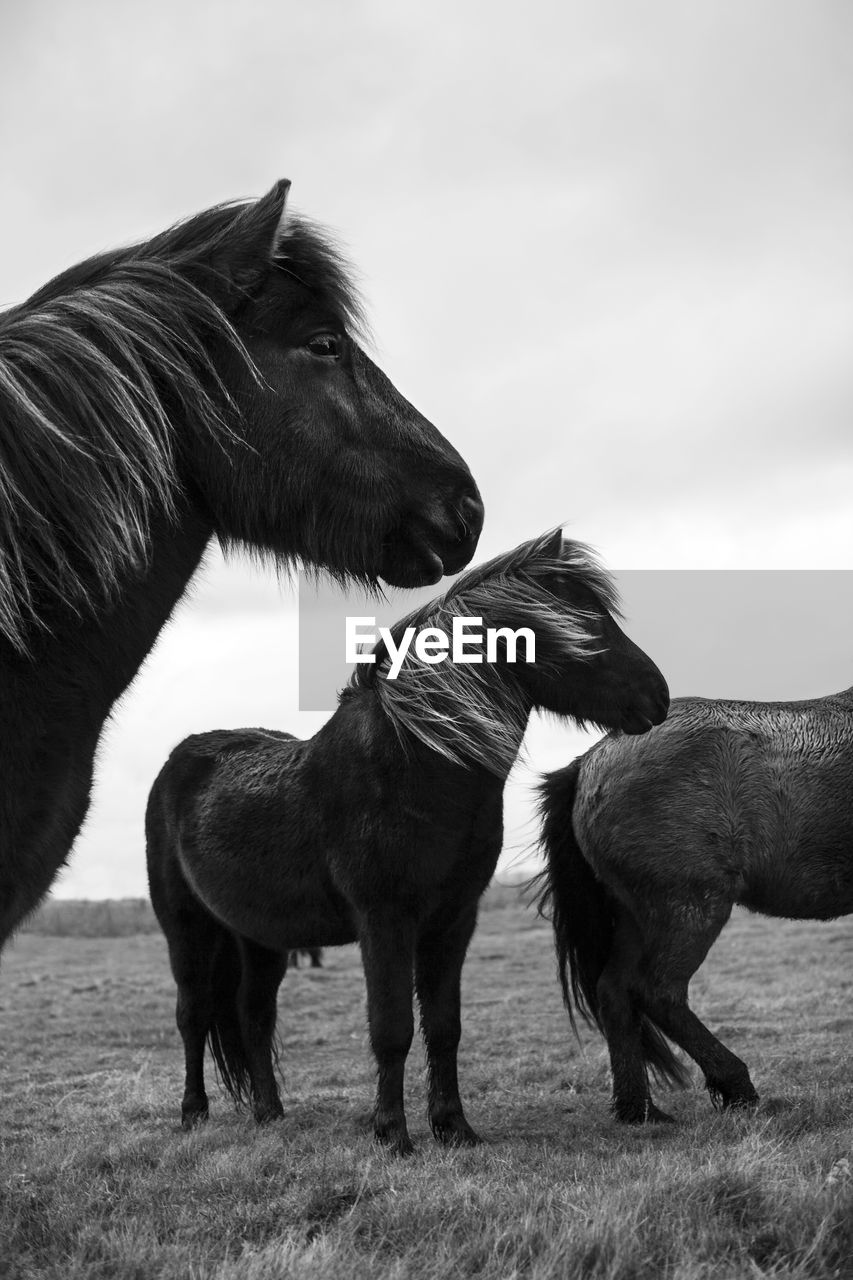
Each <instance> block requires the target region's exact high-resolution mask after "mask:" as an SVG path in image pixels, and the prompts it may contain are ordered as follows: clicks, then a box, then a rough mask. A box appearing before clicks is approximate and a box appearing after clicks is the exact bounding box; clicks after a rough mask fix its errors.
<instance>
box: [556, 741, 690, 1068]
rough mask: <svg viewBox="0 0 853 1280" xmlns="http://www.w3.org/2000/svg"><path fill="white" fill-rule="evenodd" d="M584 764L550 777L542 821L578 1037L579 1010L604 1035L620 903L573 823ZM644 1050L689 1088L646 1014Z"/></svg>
mask: <svg viewBox="0 0 853 1280" xmlns="http://www.w3.org/2000/svg"><path fill="white" fill-rule="evenodd" d="M580 767H581V759H580V758H579V759H577V760H573V761H572V763H571V764H570V765H567V766H566V768H564V769H558V770H557V771H556V772H555V773H550V774H546V775H545V777H544V779H543V781H542V783H541V785H540V788H539V794H540V814H541V817H542V834H541V837H540V840H541V846H542V849H543V851H544V853H545V857H546V867H545V870H544V871H543V872H542V875H541V878H540V882H541V883H542V884H543V886H544V887H543V888H542V891H541V893H540V895H539V898H538V899H537V904H536V905H537V908H538V910H539V913H540V914H541V915H549V916H550V918H551V923H552V925H553V928H554V946H555V948H556V952H557V971H558V974H559V977H560V985H561V987H562V989H563V1000H564V1003H565V1005H566V1009H567V1011H568V1014H569V1019H570V1021H571V1024H572V1027H573V1028H574V1030H575V1032H577V1023H576V1021H575V1010H577V1012H578V1013H580V1014H581V1016H582V1017H583V1018H585V1019H586V1021H587V1022H589V1023H590V1024H591V1025H595V1026H597V1027H598V1029H599V1031H601V1033H602V1034H603V1035H604V1034H605V1031H604V1026H603V1023H602V1018H601V1003H600V999H599V994H598V980H599V978H600V977H601V975H602V973H603V972H604V967H605V965H606V964H607V961H608V960H609V958H610V953H611V950H612V947H613V940H614V936H615V932H616V918H617V903H616V899H615V898H614V897H613V895H612V894H611V893H610V891H609V890H608V889H607V887H606V886H605V885H604V884H602V882H601V881H600V880H599V879H598V877H597V876H596V875H595V873H594V871H593V870H592V868H591V867H590V865H589V863H588V862H587V860H586V858H585V857H584V855H583V850H582V849H581V847H580V845H579V844H578V841H577V837H576V836H575V832H574V826H573V823H572V812H573V809H574V804H575V795H576V792H577V786H578V778H579V776H580ZM641 1017H642V1031H641V1036H642V1051H643V1058H644V1060H645V1062H646V1064H647V1065H648V1066H649V1067H650V1068H651V1070H652V1071H653V1072H654V1074H655V1075H656V1076H657V1077H658V1079H659V1080H665V1081H669V1082H670V1083H671V1084H675V1085H678V1086H683V1085H684V1084H686V1082H687V1080H688V1076H687V1072H686V1071H685V1069H684V1067H682V1065H681V1064H680V1063H679V1061H678V1059H677V1058H676V1057H675V1055H674V1054H673V1052H672V1049H671V1048H670V1046H669V1043H668V1042H667V1040H666V1039H665V1038H664V1036H663V1034H662V1033H661V1031H660V1030H659V1029H658V1028H657V1027H656V1026H655V1024H654V1023H653V1022H652V1021H651V1019H650V1018H649V1017H647V1015H646V1014H645V1013H643V1014H642V1015H641Z"/></svg>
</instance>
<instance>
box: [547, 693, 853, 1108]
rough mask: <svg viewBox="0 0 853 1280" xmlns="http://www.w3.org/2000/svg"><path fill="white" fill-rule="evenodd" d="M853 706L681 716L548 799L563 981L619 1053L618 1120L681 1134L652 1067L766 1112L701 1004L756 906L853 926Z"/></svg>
mask: <svg viewBox="0 0 853 1280" xmlns="http://www.w3.org/2000/svg"><path fill="white" fill-rule="evenodd" d="M851 781H853V689H848V690H847V691H846V692H845V693H839V694H834V695H831V696H829V697H825V698H816V699H815V700H813V701H810V702H764V703H762V702H728V701H715V700H709V699H705V698H676V699H675V700H674V701H673V704H672V709H671V711H670V714H669V718H668V719H667V721H666V723H665V724H662V725H661V726H660V727H659V728H656V729H654V730H653V731H652V732H651V733H649V734H648V735H647V736H646V737H645V738H643V740H642V741H639V740H634V739H632V738H624V737H621V736H619V735H614V734H611V735H609V736H608V737H606V738H604V739H603V740H602V741H601V742H599V743H597V744H596V745H595V746H594V747H592V749H591V750H590V751H588V752H587V753H586V754H585V755H583V756H581V757H580V758H579V759H577V760H575V761H573V763H572V764H570V765H568V766H567V767H566V768H565V769H560V770H558V771H557V772H555V773H551V774H549V775H547V776H546V778H545V781H544V783H543V786H542V792H541V794H542V815H543V819H544V822H543V834H542V844H543V848H544V851H545V854H546V856H547V867H546V870H545V872H544V873H543V876H544V878H545V884H546V887H545V891H544V893H543V896H542V898H541V900H540V907H543V908H545V907H550V911H551V914H552V918H553V923H554V933H555V939H556V946H557V955H558V961H559V972H560V979H561V982H562V985H563V993H564V996H565V999H566V1005H567V1008H568V1009H569V1014H570V1016H571V1017H572V1019H573V1020H574V1015H573V1009H572V1006H573V1005H574V1007H575V1008H576V1009H577V1010H578V1011H579V1012H580V1013H582V1014H583V1015H584V1016H585V1017H587V1019H588V1020H590V1021H594V1022H595V1023H596V1024H597V1025H598V1027H599V1028H600V1030H601V1031H602V1032H603V1034H604V1035H605V1037H606V1038H607V1044H608V1048H609V1050H610V1061H611V1067H612V1072H613V1105H614V1110H615V1113H616V1116H617V1117H618V1119H620V1120H623V1121H628V1122H632V1123H638V1122H639V1123H641V1122H643V1121H659V1120H669V1119H671V1117H670V1116H668V1115H666V1114H665V1113H664V1112H662V1111H659V1110H658V1108H657V1107H656V1106H655V1105H654V1103H653V1102H652V1099H651V1096H650V1093H649V1085H648V1078H647V1070H646V1068H647V1066H651V1067H652V1068H653V1070H655V1071H656V1072H657V1073H658V1074H659V1075H660V1076H662V1077H663V1078H665V1079H669V1080H671V1081H672V1082H673V1083H683V1082H684V1079H685V1073H684V1071H683V1068H682V1067H681V1066H680V1065H679V1063H678V1062H677V1061H676V1059H675V1057H674V1055H673V1054H672V1052H671V1050H670V1048H669V1046H668V1045H667V1043H666V1041H665V1040H664V1038H663V1036H662V1035H661V1034H660V1032H664V1033H665V1035H667V1036H669V1038H670V1039H671V1040H674V1041H675V1043H676V1044H677V1045H679V1046H680V1047H681V1048H682V1049H683V1050H684V1051H685V1053H687V1054H689V1055H690V1057H691V1058H693V1059H694V1060H695V1061H696V1062H697V1063H698V1064H699V1066H700V1067H701V1069H702V1071H703V1072H704V1074H705V1082H706V1084H707V1087H708V1089H709V1091H710V1094H711V1099H712V1101H713V1102H714V1103H715V1105H716V1104H719V1105H722V1106H723V1107H745V1106H750V1105H752V1104H754V1103H756V1102H757V1101H758V1095H757V1093H756V1092H755V1089H754V1088H753V1085H752V1081H751V1080H750V1077H749V1071H748V1070H747V1067H746V1065H745V1063H743V1062H742V1061H741V1060H740V1058H738V1057H736V1056H735V1054H733V1053H731V1052H730V1051H729V1050H728V1049H727V1048H726V1047H725V1046H724V1045H723V1044H721V1043H720V1041H719V1040H718V1039H717V1038H716V1037H715V1036H713V1035H712V1034H711V1032H710V1031H709V1030H708V1028H707V1027H705V1026H704V1025H703V1023H702V1022H701V1021H700V1020H699V1018H697V1016H696V1014H695V1013H693V1012H692V1010H691V1009H690V1007H689V1005H688V1003H687V987H688V983H689V982H690V979H691V978H692V976H693V974H694V973H695V972H696V970H697V969H698V968H699V966H700V964H701V963H702V961H703V960H704V959H705V956H706V955H707V954H708V951H709V950H710V948H711V946H712V945H713V943H714V942H715V941H716V939H717V937H718V936H719V934H720V931H721V929H722V928H723V925H724V924H725V923H726V921H727V920H728V918H729V916H730V914H731V910H732V906H733V905H734V903H736V902H737V903H739V904H741V905H742V906H745V907H748V908H749V910H750V911H758V912H761V913H762V914H764V915H769V916H788V917H791V918H793V919H797V920H830V919H833V918H834V917H836V916H842V915H846V914H847V913H848V912H851V911H853V787H851Z"/></svg>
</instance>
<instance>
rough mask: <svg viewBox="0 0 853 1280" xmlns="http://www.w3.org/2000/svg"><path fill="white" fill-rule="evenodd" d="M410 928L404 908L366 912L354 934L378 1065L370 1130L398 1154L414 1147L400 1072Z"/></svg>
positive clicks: (406, 1038) (406, 1032)
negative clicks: (397, 912) (394, 913)
mask: <svg viewBox="0 0 853 1280" xmlns="http://www.w3.org/2000/svg"><path fill="white" fill-rule="evenodd" d="M414 939H415V930H414V924H413V922H412V921H411V920H410V919H409V918H408V917H406V916H405V915H403V914H400V915H397V916H391V915H390V914H389V913H388V912H375V913H374V912H367V913H365V914H364V916H363V917H362V921H361V929H360V931H359V940H360V942H361V955H362V960H363V963H364V976H365V980H366V983H367V1019H368V1025H369V1028H370V1044H371V1048H372V1049H373V1053H374V1056H375V1058H376V1065H377V1068H378V1077H377V1086H376V1106H375V1108H374V1112H373V1132H374V1136H375V1138H376V1141H377V1142H381V1143H382V1144H383V1145H384V1146H388V1147H391V1149H392V1150H393V1151H394V1152H396V1154H397V1155H401V1156H405V1155H408V1154H409V1153H410V1152H411V1151H413V1150H414V1147H413V1146H412V1141H411V1138H410V1137H409V1131H408V1129H407V1127H406V1115H405V1112H404V1110H403V1077H404V1073H405V1069H406V1058H407V1057H408V1053H409V1049H410V1048H411V1044H412V1035H413V1033H414V1019H413V1017H412V957H413V951H414Z"/></svg>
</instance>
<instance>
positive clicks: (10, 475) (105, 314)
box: [0, 182, 482, 946]
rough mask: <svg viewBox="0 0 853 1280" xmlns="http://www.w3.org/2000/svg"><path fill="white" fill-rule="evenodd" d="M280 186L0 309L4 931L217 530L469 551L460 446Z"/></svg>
mask: <svg viewBox="0 0 853 1280" xmlns="http://www.w3.org/2000/svg"><path fill="white" fill-rule="evenodd" d="M288 186H289V183H287V182H281V183H278V184H277V185H276V186H275V187H274V188H273V189H272V191H271V192H270V193H269V194H268V195H267V196H265V197H263V198H262V199H261V200H258V201H252V202H250V203H244V204H237V205H226V206H219V207H217V208H214V209H209V210H207V211H205V212H203V213H200V214H198V215H196V216H195V217H192V218H190V219H188V220H187V221H186V222H184V223H182V224H180V225H179V226H177V227H173V228H171V229H170V230H168V231H165V232H163V233H162V234H160V235H157V236H155V237H154V238H153V239H152V240H149V241H147V242H145V243H143V244H138V245H135V246H133V247H132V248H129V249H123V250H119V251H117V252H114V253H108V254H102V255H100V256H99V257H97V258H94V259H92V260H91V261H88V262H84V263H82V264H81V265H79V266H77V267H74V268H72V269H71V270H70V271H68V272H66V273H65V274H64V275H61V276H59V277H57V279H55V280H53V281H52V282H51V283H49V284H47V285H45V286H44V288H42V289H41V290H39V291H38V292H37V293H36V294H35V295H34V296H33V297H32V298H30V299H29V301H27V302H25V303H23V304H22V305H21V306H17V307H13V308H11V309H10V310H8V311H6V312H5V313H4V314H3V315H0V725H2V734H0V946H2V943H3V941H4V940H5V938H6V937H8V935H9V933H10V932H11V931H12V930H13V929H14V928H15V926H16V925H17V924H18V923H19V922H20V920H21V919H22V918H23V916H24V915H25V914H26V913H27V912H28V911H30V910H31V909H32V908H33V907H34V906H35V905H36V904H37V902H38V901H39V899H40V898H41V897H42V895H43V894H44V893H45V892H46V891H47V889H48V888H49V886H50V884H51V881H52V880H53V878H54V876H55V874H56V872H57V870H58V868H59V867H60V865H61V864H62V862H63V860H64V859H65V857H66V856H67V854H68V851H69V849H70V847H71V844H72V841H73V840H74V837H75V836H76V834H77V831H78V829H79V827H80V824H81V822H82V820H83V817H84V815H85V813H86V809H87V806H88V797H89V790H90V786H91V780H92V769H93V760H94V755H95V748H96V745H97V742H98V738H99V736H100V733H101V728H102V726H103V723H104V720H105V718H106V716H107V715H108V714H109V711H110V708H111V706H112V704H113V702H114V701H115V699H116V698H117V697H118V696H119V695H120V694H121V693H122V692H123V690H124V689H125V688H126V687H127V685H128V684H129V682H130V681H131V680H132V679H133V677H134V675H135V673H136V671H137V669H138V668H139V666H140V664H141V662H142V661H143V659H144V657H145V655H146V654H147V653H148V651H149V650H150V649H151V647H152V645H153V644H154V641H155V639H156V638H157V635H158V632H159V631H160V629H161V627H162V626H163V624H164V623H165V621H166V619H167V618H168V617H169V615H170V613H171V612H172V609H173V608H174V606H175V604H176V602H177V601H178V599H179V598H180V596H181V595H182V594H183V592H184V590H185V588H186V586H187V583H188V582H189V579H190V578H191V576H192V574H193V573H194V572H195V570H196V568H197V566H198V564H199V561H200V559H201V557H202V554H203V552H204V549H205V547H206V545H207V544H208V542H209V541H210V539H211V537H212V536H213V535H214V534H216V535H218V537H219V538H220V540H221V541H222V542H223V543H225V544H231V543H235V544H244V545H247V546H249V547H251V548H254V549H257V550H259V551H264V552H269V553H271V554H272V555H273V556H274V557H276V558H277V559H278V561H279V563H281V564H284V565H287V564H289V563H291V562H292V561H293V560H294V559H297V558H298V559H300V560H302V561H303V562H304V563H307V564H309V565H314V566H317V567H320V568H325V569H326V570H328V571H329V572H330V573H332V574H333V575H335V576H336V577H338V578H340V579H344V580H346V579H355V580H360V581H365V582H375V581H376V580H377V579H378V578H379V577H382V578H384V579H385V580H386V581H387V582H389V583H393V584H396V585H400V586H415V585H419V584H425V583H432V582H436V581H438V579H439V578H440V577H441V575H442V573H443V572H453V571H456V570H458V569H461V568H462V567H463V566H464V565H465V564H466V563H467V562H468V561H469V560H470V558H471V556H472V554H473V552H474V549H475V546H476V543H477V537H478V534H479V530H480V526H481V523H482V505H481V503H480V500H479V495H478V493H477V489H476V486H475V485H474V482H473V480H472V478H471V475H470V473H469V471H468V469H467V467H466V466H465V464H464V462H463V461H462V459H461V458H460V457H459V455H458V454H457V453H456V451H455V450H454V449H452V448H451V447H450V446H449V445H448V444H447V442H446V441H445V440H444V439H443V438H442V437H441V436H440V435H439V434H438V432H437V431H436V430H435V428H434V427H432V426H431V424H430V423H428V422H427V421H426V419H424V418H423V417H422V416H421V415H420V414H419V413H418V412H417V411H416V410H415V409H414V408H413V407H412V406H411V405H410V404H408V403H407V402H406V401H405V400H404V399H403V398H402V396H401V395H400V394H399V393H398V392H397V391H396V390H395V389H394V387H393V386H392V385H391V383H390V382H389V381H388V380H387V378H386V377H385V376H384V374H382V373H381V372H380V370H379V369H377V368H376V366H375V365H374V364H373V363H372V362H371V361H370V360H369V359H368V358H367V356H366V355H365V354H364V353H363V351H362V350H361V349H360V347H359V345H358V343H357V341H356V338H357V335H358V332H359V324H360V319H359V317H360V310H359V303H358V300H357V298H356V296H355V294H354V292H353V289H352V287H351V285H350V282H349V280H348V278H347V275H346V273H345V271H344V268H343V266H342V264H341V261H340V260H339V258H338V256H337V255H336V253H335V251H334V250H333V249H332V248H331V247H330V244H329V242H328V240H327V239H326V238H325V237H324V236H323V234H322V233H321V232H319V231H318V230H317V229H316V228H314V227H312V226H311V225H310V224H309V223H307V222H305V221H303V220H300V219H294V218H291V217H290V216H289V215H287V214H286V213H285V197H286V193H287V188H288Z"/></svg>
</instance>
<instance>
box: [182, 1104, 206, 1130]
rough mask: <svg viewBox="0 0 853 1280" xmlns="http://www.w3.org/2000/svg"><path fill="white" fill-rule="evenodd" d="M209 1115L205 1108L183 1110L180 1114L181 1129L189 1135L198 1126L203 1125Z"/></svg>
mask: <svg viewBox="0 0 853 1280" xmlns="http://www.w3.org/2000/svg"><path fill="white" fill-rule="evenodd" d="M209 1114H210V1112H209V1111H208V1109H207V1107H194V1108H185V1109H184V1110H183V1111H182V1112H181V1128H182V1129H184V1130H185V1131H186V1132H187V1133H190V1132H191V1131H192V1130H193V1129H195V1128H197V1127H198V1125H200V1124H204V1122H205V1120H207V1117H208V1115H209Z"/></svg>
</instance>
